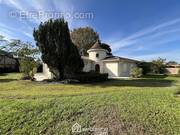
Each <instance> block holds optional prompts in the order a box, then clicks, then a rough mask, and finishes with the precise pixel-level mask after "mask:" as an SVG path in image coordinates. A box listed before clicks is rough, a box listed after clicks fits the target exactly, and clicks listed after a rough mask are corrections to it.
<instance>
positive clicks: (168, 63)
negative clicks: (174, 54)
mask: <svg viewBox="0 0 180 135" xmlns="http://www.w3.org/2000/svg"><path fill="white" fill-rule="evenodd" d="M167 65H178V63H177V62H176V61H169V62H167Z"/></svg>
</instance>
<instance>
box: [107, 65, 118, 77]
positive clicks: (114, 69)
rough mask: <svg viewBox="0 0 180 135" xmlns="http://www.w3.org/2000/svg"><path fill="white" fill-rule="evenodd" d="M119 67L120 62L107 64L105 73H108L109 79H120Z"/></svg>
mask: <svg viewBox="0 0 180 135" xmlns="http://www.w3.org/2000/svg"><path fill="white" fill-rule="evenodd" d="M118 71H119V65H118V62H105V63H104V71H103V73H108V74H109V77H118V76H119V73H118Z"/></svg>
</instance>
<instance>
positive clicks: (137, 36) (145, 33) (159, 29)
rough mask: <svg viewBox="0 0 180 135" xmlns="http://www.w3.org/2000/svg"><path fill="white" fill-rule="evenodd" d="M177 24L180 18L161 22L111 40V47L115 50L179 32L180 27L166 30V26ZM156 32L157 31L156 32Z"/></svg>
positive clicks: (179, 22)
mask: <svg viewBox="0 0 180 135" xmlns="http://www.w3.org/2000/svg"><path fill="white" fill-rule="evenodd" d="M177 24H180V18H177V19H174V20H170V21H167V22H164V23H161V24H159V25H156V26H153V27H149V28H146V29H143V30H140V31H139V32H136V33H134V34H132V35H130V36H128V37H125V38H122V39H117V40H115V41H111V43H110V44H111V45H112V46H111V47H112V49H113V50H118V49H120V48H122V47H127V46H130V45H134V44H136V43H138V42H140V41H142V40H144V39H146V40H148V39H152V38H157V37H160V36H162V35H165V34H169V33H173V32H179V31H180V29H177V27H174V28H170V29H168V30H165V29H166V28H169V27H172V26H175V25H177ZM154 32H156V33H155V34H154Z"/></svg>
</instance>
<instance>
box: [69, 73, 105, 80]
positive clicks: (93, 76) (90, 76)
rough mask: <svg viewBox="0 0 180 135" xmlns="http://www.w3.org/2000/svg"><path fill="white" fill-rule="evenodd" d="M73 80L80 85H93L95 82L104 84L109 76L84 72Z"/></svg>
mask: <svg viewBox="0 0 180 135" xmlns="http://www.w3.org/2000/svg"><path fill="white" fill-rule="evenodd" d="M71 79H75V80H78V81H79V82H80V83H93V82H102V81H106V80H108V74H100V73H95V72H88V73H85V72H82V73H79V74H76V75H75V76H74V77H72V78H71Z"/></svg>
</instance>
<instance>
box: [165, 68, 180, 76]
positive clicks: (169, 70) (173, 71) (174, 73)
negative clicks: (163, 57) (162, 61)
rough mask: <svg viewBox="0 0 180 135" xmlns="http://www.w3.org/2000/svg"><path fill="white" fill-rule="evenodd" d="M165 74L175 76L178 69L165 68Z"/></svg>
mask: <svg viewBox="0 0 180 135" xmlns="http://www.w3.org/2000/svg"><path fill="white" fill-rule="evenodd" d="M166 70H167V73H168V74H171V75H177V74H178V72H179V70H180V68H166Z"/></svg>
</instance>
